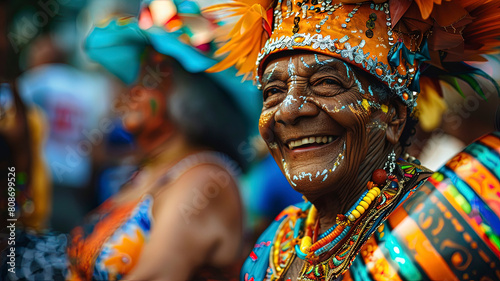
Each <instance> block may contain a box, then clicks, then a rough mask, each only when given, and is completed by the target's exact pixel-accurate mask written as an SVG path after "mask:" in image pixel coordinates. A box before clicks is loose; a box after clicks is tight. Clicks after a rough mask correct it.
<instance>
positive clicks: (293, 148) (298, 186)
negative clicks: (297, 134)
mask: <svg viewBox="0 0 500 281" xmlns="http://www.w3.org/2000/svg"><path fill="white" fill-rule="evenodd" d="M310 138H312V137H310ZM325 138H326V140H325ZM310 140H311V141H310V142H308V143H307V141H306V143H304V144H302V145H300V141H301V140H292V141H288V142H287V143H286V144H283V143H281V144H278V147H277V148H275V149H274V150H272V152H273V153H272V154H273V156H274V159H275V160H276V162H277V163H278V165H280V166H281V170H282V172H283V174H284V175H285V176H286V178H287V180H288V182H289V183H290V185H291V186H292V187H293V189H295V190H296V191H298V192H300V193H302V194H304V195H306V196H307V195H308V194H310V195H315V196H318V195H322V194H326V193H328V192H331V191H332V190H331V189H332V186H335V185H336V184H338V183H339V182H342V178H343V176H342V175H343V174H345V173H344V170H345V169H347V168H346V167H345V166H346V165H345V163H346V151H347V138H346V135H345V134H344V135H340V136H326V135H325V136H316V139H315V141H312V139H310Z"/></svg>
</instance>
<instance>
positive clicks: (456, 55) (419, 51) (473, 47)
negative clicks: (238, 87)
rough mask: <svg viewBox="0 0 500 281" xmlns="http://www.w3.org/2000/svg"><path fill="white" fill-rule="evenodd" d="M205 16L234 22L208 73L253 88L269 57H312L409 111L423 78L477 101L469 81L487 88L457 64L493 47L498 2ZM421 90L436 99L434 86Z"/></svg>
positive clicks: (236, 10)
mask: <svg viewBox="0 0 500 281" xmlns="http://www.w3.org/2000/svg"><path fill="white" fill-rule="evenodd" d="M435 4H436V5H435ZM205 11H206V12H209V13H211V12H216V13H219V14H225V15H226V17H232V16H241V18H240V19H239V20H238V21H237V22H236V23H235V25H234V26H233V27H232V30H231V31H230V32H227V35H226V37H225V38H223V40H225V41H226V43H225V45H224V46H223V47H222V48H220V49H219V50H218V52H217V54H219V55H223V54H226V53H228V55H227V57H226V58H225V59H224V60H223V61H222V62H220V63H219V64H217V65H216V66H215V67H213V68H211V69H210V70H209V71H220V70H222V69H225V68H227V67H229V66H232V65H235V66H236V67H237V68H238V69H240V72H241V73H246V74H247V77H250V76H252V77H253V78H256V79H257V82H259V74H260V73H261V71H262V67H261V66H262V64H263V63H264V62H265V61H266V58H268V57H269V56H270V55H272V54H274V53H277V52H281V51H285V50H306V51H314V52H317V53H322V54H326V55H329V56H332V57H336V58H339V59H342V60H344V61H346V62H349V63H351V64H352V65H355V66H357V67H360V68H361V69H363V70H365V71H367V72H369V73H370V74H372V75H374V76H375V77H377V78H378V79H379V80H380V81H382V82H383V83H385V84H386V85H388V86H389V87H390V89H391V90H392V91H393V93H394V94H396V95H397V96H399V97H400V98H401V100H402V101H403V102H404V103H405V104H406V105H407V106H408V107H409V108H410V109H412V108H413V107H414V106H415V105H416V95H417V92H419V91H420V79H419V78H420V76H421V75H425V73H426V72H428V73H429V74H431V76H432V77H433V79H437V78H444V77H448V78H446V79H445V81H447V82H449V83H450V84H452V85H453V86H455V87H458V84H457V83H456V80H454V79H451V78H449V76H450V75H451V76H458V78H462V79H464V80H465V81H466V82H468V83H469V84H470V85H471V86H473V88H474V89H475V90H476V91H478V92H479V93H480V94H481V93H482V90H481V88H480V87H479V88H478V87H475V86H474V85H475V82H476V81H475V80H474V79H473V78H471V75H472V74H479V75H481V76H484V77H486V78H488V79H490V81H492V82H493V83H495V82H494V81H493V80H492V79H491V78H489V76H488V75H487V74H486V73H484V72H482V71H480V70H478V69H475V68H472V67H470V66H469V65H466V64H464V63H463V61H470V60H484V59H483V58H482V57H480V56H479V55H480V54H485V53H489V52H491V51H492V50H493V48H494V47H497V46H498V45H500V41H499V40H498V39H497V37H498V36H500V24H499V23H498V19H499V18H500V1H498V0H491V1H472V0H453V1H444V0H443V1H441V0H420V1H412V0H389V1H368V2H367V1H359V0H347V1H342V2H340V1H335V0H276V1H270V0H260V1H251V0H234V1H232V2H230V3H226V4H219V5H214V6H211V7H208V8H207V9H205ZM255 62H256V63H255ZM425 82H426V83H429V84H430V85H431V86H432V88H433V89H434V88H435V89H436V90H435V91H434V92H437V93H438V94H439V93H440V88H439V83H438V82H436V80H426V81H425ZM495 86H496V83H495ZM426 88H427V87H426ZM497 88H498V87H497ZM458 90H459V88H458Z"/></svg>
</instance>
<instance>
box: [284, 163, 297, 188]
mask: <svg viewBox="0 0 500 281" xmlns="http://www.w3.org/2000/svg"><path fill="white" fill-rule="evenodd" d="M281 161H282V163H283V170H284V171H285V176H286V178H287V179H288V181H289V182H290V184H291V185H293V186H297V184H296V183H294V182H293V181H292V179H291V178H290V171H288V166H287V165H286V162H285V159H281Z"/></svg>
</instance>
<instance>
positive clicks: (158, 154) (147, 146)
mask: <svg viewBox="0 0 500 281" xmlns="http://www.w3.org/2000/svg"><path fill="white" fill-rule="evenodd" d="M137 142H138V144H139V147H140V148H141V149H142V151H143V152H144V154H145V159H144V160H145V161H146V162H145V164H146V166H148V167H156V166H158V165H165V164H167V165H168V164H169V163H172V162H175V161H177V160H180V159H182V158H184V157H185V156H186V155H188V154H191V153H193V152H194V151H196V150H197V147H195V146H193V145H191V144H190V143H189V142H188V141H187V139H186V138H185V137H184V135H182V134H176V133H173V134H170V135H168V136H167V135H163V136H159V137H157V138H155V139H153V140H150V141H144V140H142V141H140V139H138V141H137Z"/></svg>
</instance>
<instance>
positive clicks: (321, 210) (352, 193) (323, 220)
mask: <svg viewBox="0 0 500 281" xmlns="http://www.w3.org/2000/svg"><path fill="white" fill-rule="evenodd" d="M393 149H394V151H395V153H396V158H397V156H399V155H400V153H401V151H402V149H401V147H400V146H399V145H397V146H393V145H382V147H380V148H378V147H377V148H376V149H371V150H370V151H369V153H368V154H367V156H366V158H365V159H366V160H365V161H363V162H362V163H361V165H360V167H359V171H358V176H357V177H356V178H355V180H354V181H351V182H352V183H351V184H344V185H343V186H342V188H335V190H336V191H335V192H334V193H331V194H329V195H326V196H321V197H320V198H318V199H317V200H315V201H314V202H312V203H313V204H314V206H315V207H316V209H317V210H318V217H319V221H320V231H319V232H320V233H323V232H325V231H326V230H327V229H329V228H331V227H332V226H333V225H335V223H336V218H337V215H339V214H342V215H344V214H345V213H346V212H347V211H348V210H349V209H350V208H351V207H352V206H353V205H354V204H355V203H356V201H358V199H359V198H360V196H361V195H362V194H363V192H365V190H366V184H367V183H368V181H370V180H371V177H372V173H373V171H375V170H376V169H382V168H383V167H384V164H385V162H386V161H387V156H388V155H389V153H391V152H392V150H393ZM380 151H383V153H382V154H379V153H380ZM375 154H378V155H382V157H380V156H379V157H374V156H375ZM346 191H348V192H346Z"/></svg>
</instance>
